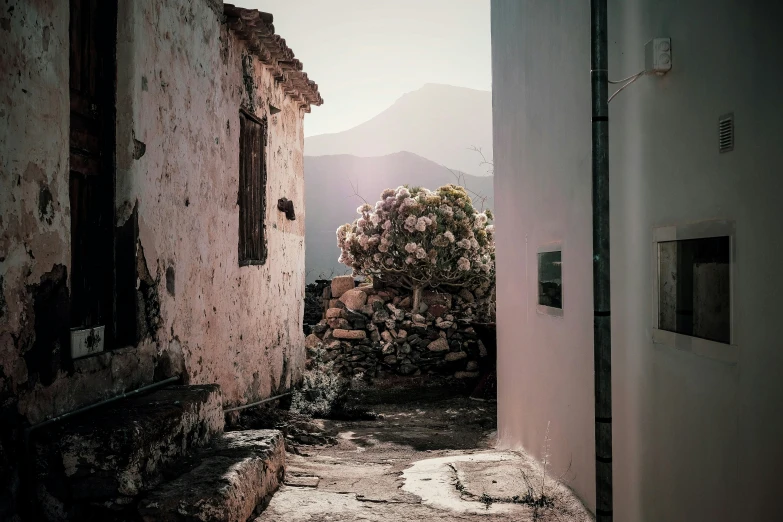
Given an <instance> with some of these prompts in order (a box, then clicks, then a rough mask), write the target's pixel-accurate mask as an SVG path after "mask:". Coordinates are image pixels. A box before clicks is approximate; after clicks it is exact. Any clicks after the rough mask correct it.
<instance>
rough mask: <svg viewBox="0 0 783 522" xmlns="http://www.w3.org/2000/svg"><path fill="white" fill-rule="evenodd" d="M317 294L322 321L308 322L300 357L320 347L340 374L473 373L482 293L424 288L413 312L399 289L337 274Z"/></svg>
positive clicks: (481, 352)
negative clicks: (357, 281)
mask: <svg viewBox="0 0 783 522" xmlns="http://www.w3.org/2000/svg"><path fill="white" fill-rule="evenodd" d="M478 293H479V294H482V293H481V292H478ZM321 299H322V307H323V308H322V309H323V318H322V319H321V320H320V322H318V324H315V325H312V326H311V327H310V331H311V333H310V335H308V336H307V338H306V346H307V351H308V357H312V356H313V355H314V354H315V352H316V350H318V349H323V350H325V359H326V360H328V361H334V368H335V370H337V371H339V372H340V373H341V374H342V375H344V376H346V377H354V376H365V377H376V378H377V377H385V376H389V375H394V374H396V375H422V374H425V375H426V374H433V375H434V374H439V375H452V376H454V377H455V378H458V379H471V378H476V377H478V376H479V371H478V369H479V363H480V361H481V359H482V357H486V355H487V350H486V348H485V347H484V345H483V343H482V342H481V340H479V338H478V336H477V335H476V331H475V330H474V328H473V326H472V324H473V323H474V322H477V321H479V315H478V313H477V310H479V309H485V308H486V305H487V300H488V299H490V297H489V296H486V295H483V294H482V295H474V293H472V292H470V291H468V290H465V289H463V290H461V291H460V292H459V293H448V292H436V291H425V292H423V295H422V304H421V305H420V308H419V310H415V311H414V310H412V309H411V303H412V300H413V299H412V296H411V295H409V292H407V291H405V290H402V289H398V288H389V287H386V288H382V287H378V286H377V285H376V286H373V285H372V284H369V283H364V284H360V285H358V286H356V283H355V281H354V279H353V277H351V276H339V277H336V278H334V279H333V280H332V283H331V285H330V286H326V287H325V288H324V289H323V292H322V298H321Z"/></svg>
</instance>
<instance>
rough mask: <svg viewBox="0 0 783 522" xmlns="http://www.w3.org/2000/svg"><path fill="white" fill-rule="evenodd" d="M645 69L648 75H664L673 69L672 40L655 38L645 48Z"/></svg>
mask: <svg viewBox="0 0 783 522" xmlns="http://www.w3.org/2000/svg"><path fill="white" fill-rule="evenodd" d="M644 68H645V70H646V71H647V73H655V74H658V75H664V74H666V73H667V72H669V71H670V70H671V68H672V39H671V38H653V39H652V40H650V41H649V42H647V44H645V46H644Z"/></svg>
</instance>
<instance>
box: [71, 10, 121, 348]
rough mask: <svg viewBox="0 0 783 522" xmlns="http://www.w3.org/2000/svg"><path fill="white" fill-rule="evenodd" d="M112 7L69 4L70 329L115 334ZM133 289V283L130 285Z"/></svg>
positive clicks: (108, 341)
mask: <svg viewBox="0 0 783 522" xmlns="http://www.w3.org/2000/svg"><path fill="white" fill-rule="evenodd" d="M116 28H117V2H116V0H70V23H69V35H70V38H69V40H70V41H69V47H70V52H69V70H70V78H69V86H70V175H69V192H70V204H71V205H70V206H71V274H70V277H71V303H70V306H71V327H73V328H76V329H84V328H95V327H100V326H105V327H106V328H105V330H106V334H105V335H106V341H105V343H104V346H105V347H106V348H108V347H109V345H111V344H112V343H111V341H112V339H111V337H112V335H113V331H114V317H115V313H114V296H113V294H114V283H115V282H114V244H113V242H114V236H113V234H114V184H115V180H114V172H115V171H114V148H115V146H114V140H115V136H114V128H115V107H114V99H115V78H116V56H115V43H116V39H117V29H116ZM134 284H135V279H134Z"/></svg>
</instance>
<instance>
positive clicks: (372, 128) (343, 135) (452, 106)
mask: <svg viewBox="0 0 783 522" xmlns="http://www.w3.org/2000/svg"><path fill="white" fill-rule="evenodd" d="M471 147H476V148H480V149H481V150H482V151H484V154H485V155H486V156H487V158H488V160H490V161H491V150H492V94H491V92H490V91H482V90H479V89H471V88H467V87H456V86H451V85H445V84H437V83H428V84H424V85H423V86H422V87H421V88H419V89H416V90H414V91H410V92H407V93H405V94H403V95H402V96H400V97H399V98H398V99H397V100H396V101H395V102H394V103H392V104H391V105H390V106H389V107H387V108H386V109H385V110H383V111H382V112H380V113H379V114H377V115H376V116H374V117H372V118H370V119H369V120H367V121H365V122H363V123H360V124H359V125H357V126H355V127H352V128H351V129H348V130H345V131H341V132H335V133H329V134H318V135H315V136H309V137H307V138H305V149H304V150H305V155H306V156H312V157H315V156H328V155H337V154H348V155H352V156H356V157H378V156H385V155H388V154H392V153H395V152H400V151H410V152H411V153H413V154H416V155H418V156H421V157H423V158H426V159H429V160H432V161H434V162H435V163H439V164H441V165H446V166H447V167H449V168H452V169H455V170H459V171H462V172H465V173H467V174H470V175H474V176H481V175H487V169H486V168H485V167H484V166H482V165H481V161H482V157H481V155H480V154H477V153H476V152H475V151H473V150H471Z"/></svg>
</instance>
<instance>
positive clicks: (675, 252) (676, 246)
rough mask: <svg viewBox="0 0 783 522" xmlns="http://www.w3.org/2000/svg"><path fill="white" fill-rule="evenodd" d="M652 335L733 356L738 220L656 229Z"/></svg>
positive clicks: (717, 355) (677, 345)
mask: <svg viewBox="0 0 783 522" xmlns="http://www.w3.org/2000/svg"><path fill="white" fill-rule="evenodd" d="M653 256H654V267H655V278H654V286H653V288H654V290H653V295H654V303H653V305H654V306H653V310H654V313H653V321H654V329H653V340H654V342H656V343H658V344H668V345H670V346H673V347H675V348H678V349H682V350H686V351H692V352H696V353H698V354H700V355H705V356H709V357H715V358H718V359H724V360H729V361H733V360H734V359H735V358H736V354H735V350H734V349H733V347H732V345H733V344H734V339H735V332H734V325H733V310H732V305H733V284H734V281H733V275H732V274H733V269H734V224H733V223H731V222H726V221H710V222H704V223H694V224H689V225H681V226H674V227H663V228H657V229H655V231H654V242H653Z"/></svg>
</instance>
